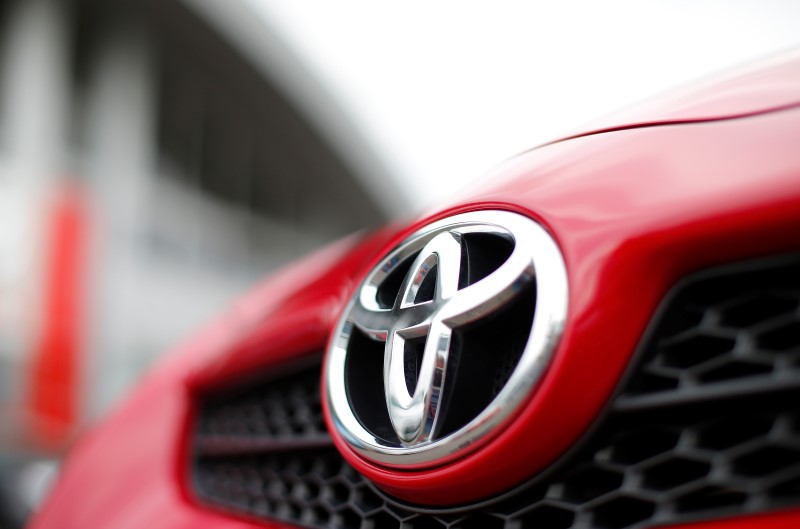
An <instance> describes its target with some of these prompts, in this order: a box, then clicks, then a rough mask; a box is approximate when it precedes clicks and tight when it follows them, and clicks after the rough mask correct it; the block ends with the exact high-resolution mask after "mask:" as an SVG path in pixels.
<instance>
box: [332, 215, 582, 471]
mask: <svg viewBox="0 0 800 529" xmlns="http://www.w3.org/2000/svg"><path fill="white" fill-rule="evenodd" d="M566 313H567V278H566V271H565V267H564V262H563V258H562V257H561V253H560V251H559V249H558V247H557V245H556V244H555V242H554V241H553V239H552V238H551V237H550V235H549V234H548V233H547V231H545V230H544V228H542V227H541V226H540V225H539V224H537V223H536V222H534V221H533V220H531V219H529V218H527V217H524V216H522V215H519V214H516V213H511V212H505V211H478V212H471V213H465V214H461V215H456V216H453V217H450V218H448V219H445V220H442V221H439V222H436V223H434V224H431V225H429V226H427V227H425V228H423V229H421V230H419V231H417V232H416V233H414V234H412V235H411V236H410V237H408V238H407V239H406V240H405V241H404V242H402V243H401V244H400V245H399V246H398V247H397V248H395V249H394V250H393V251H391V252H390V253H389V254H388V255H386V256H385V257H384V258H383V259H382V260H381V262H380V263H379V264H378V265H377V266H376V267H375V268H374V269H373V270H372V271H371V272H370V273H369V275H368V276H367V277H366V279H365V280H364V281H363V283H362V284H361V285H360V286H359V288H358V289H357V291H356V292H355V294H354V296H353V299H352V300H351V301H350V303H349V304H348V306H347V308H346V309H345V311H344V313H343V315H342V317H341V319H340V321H339V323H338V325H337V328H336V331H335V336H334V337H333V339H332V341H331V345H330V349H329V351H328V355H327V359H326V370H325V373H326V375H325V386H326V387H325V392H324V394H325V398H326V399H327V401H328V406H329V409H330V412H331V417H332V418H333V422H334V424H335V427H336V428H337V430H338V431H339V433H340V434H341V435H342V437H343V438H344V439H345V440H346V441H347V443H348V444H349V445H350V446H351V447H352V448H353V449H354V450H355V451H356V452H357V453H359V454H360V455H361V456H363V457H364V458H366V459H369V460H371V461H374V462H377V463H380V464H384V465H388V466H395V467H424V466H429V465H435V464H441V463H444V462H446V461H449V460H451V459H453V458H455V457H458V456H460V455H462V454H463V453H465V452H467V451H469V450H471V449H473V448H475V447H477V446H478V445H479V444H480V443H482V442H484V441H486V440H487V439H489V438H491V436H492V434H493V432H496V430H497V428H498V427H500V426H502V425H503V424H504V423H505V422H506V421H507V420H510V419H511V418H512V417H513V416H514V414H515V412H516V411H517V409H518V408H519V406H520V405H521V404H522V403H524V402H525V401H526V400H527V398H528V396H529V395H530V394H531V391H532V390H533V389H534V388H535V386H536V383H537V381H538V380H539V379H540V377H541V376H542V374H543V372H544V370H545V369H546V367H547V365H548V363H549V361H550V358H551V356H552V354H553V351H554V349H555V346H556V344H557V342H558V339H559V337H560V335H561V331H562V329H563V325H564V320H565V318H566Z"/></svg>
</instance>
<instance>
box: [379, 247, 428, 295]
mask: <svg viewBox="0 0 800 529" xmlns="http://www.w3.org/2000/svg"><path fill="white" fill-rule="evenodd" d="M418 254H419V252H417V253H415V254H413V255H411V256H409V257H408V258H407V259H406V260H405V261H403V262H402V263H400V264H398V265H397V267H396V268H395V269H394V270H392V271H391V273H389V275H388V276H386V278H385V279H384V280H383V283H381V286H380V287H379V288H378V292H377V300H378V305H379V306H380V307H381V308H382V309H390V308H392V307H393V306H394V302H395V300H397V296H399V295H400V287H401V286H402V284H403V280H404V279H405V278H406V275H407V274H408V271H409V270H410V269H411V265H412V264H414V259H416V257H417V255H418Z"/></svg>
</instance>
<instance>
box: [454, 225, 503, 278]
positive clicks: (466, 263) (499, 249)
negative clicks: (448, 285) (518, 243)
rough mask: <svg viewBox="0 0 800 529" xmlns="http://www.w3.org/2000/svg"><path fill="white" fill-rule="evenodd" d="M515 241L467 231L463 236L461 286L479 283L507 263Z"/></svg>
mask: <svg viewBox="0 0 800 529" xmlns="http://www.w3.org/2000/svg"><path fill="white" fill-rule="evenodd" d="M513 251H514V241H513V240H511V239H510V238H508V237H502V236H499V235H493V234H489V233H467V234H465V235H464V236H463V237H462V238H461V273H460V275H459V288H464V287H466V286H469V285H472V284H473V283H477V282H478V281H480V280H481V279H483V278H484V277H486V276H488V275H489V274H491V273H492V272H494V271H495V270H497V269H498V268H500V266H501V265H502V264H503V263H505V262H506V261H507V260H508V258H509V257H510V256H511V252H513Z"/></svg>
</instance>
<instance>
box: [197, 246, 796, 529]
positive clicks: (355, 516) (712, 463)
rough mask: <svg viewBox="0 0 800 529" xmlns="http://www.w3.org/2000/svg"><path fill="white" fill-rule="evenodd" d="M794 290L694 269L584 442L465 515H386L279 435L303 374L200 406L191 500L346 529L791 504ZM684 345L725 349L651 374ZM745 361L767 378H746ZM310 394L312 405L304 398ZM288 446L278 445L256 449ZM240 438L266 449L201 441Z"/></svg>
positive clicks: (680, 517) (386, 503) (310, 448)
mask: <svg viewBox="0 0 800 529" xmlns="http://www.w3.org/2000/svg"><path fill="white" fill-rule="evenodd" d="M798 278H800V263H799V262H798V260H796V259H791V260H790V259H784V260H779V261H770V262H762V263H754V264H750V265H748V266H747V267H742V266H739V267H737V268H736V269H720V270H714V271H709V272H706V273H703V274H701V275H699V276H697V277H696V278H695V279H693V280H692V281H691V282H687V283H685V284H684V285H682V286H681V287H680V288H679V289H678V291H677V292H676V293H675V295H673V296H671V297H670V299H669V301H668V303H667V306H666V308H665V310H663V311H662V313H661V314H660V316H658V317H657V320H656V321H655V322H654V325H653V331H652V333H651V337H650V338H649V339H648V340H647V343H645V344H643V350H642V351H641V353H640V354H639V355H638V357H637V358H636V360H635V361H636V364H635V365H634V366H633V367H632V369H631V373H630V375H629V377H628V379H627V381H626V382H625V383H624V385H623V386H622V387H621V388H620V389H619V391H618V394H617V396H616V397H615V398H614V400H613V401H612V402H611V404H610V407H609V410H608V412H607V414H606V415H605V416H604V417H603V418H602V419H601V422H600V423H599V424H598V425H597V428H596V429H595V430H594V432H593V433H592V434H591V435H590V436H589V437H587V438H586V439H585V440H584V441H583V443H582V444H581V445H580V446H579V447H576V448H577V449H576V450H575V451H573V452H572V453H570V454H569V455H568V456H566V457H565V458H564V459H563V460H562V461H560V462H558V463H557V464H556V466H554V468H552V469H551V470H550V471H549V472H548V473H546V474H543V475H542V476H540V477H538V478H535V479H534V480H533V481H532V482H531V483H529V484H527V485H525V486H522V487H520V488H518V489H516V490H514V491H510V492H509V493H508V494H507V495H505V496H503V497H500V498H497V499H495V500H492V501H488V502H486V503H485V504H483V506H482V507H480V508H470V506H462V507H458V508H454V509H452V510H450V511H449V512H447V513H439V514H425V513H422V512H420V511H419V510H417V509H416V508H415V507H413V506H408V505H405V506H404V505H401V504H399V503H398V502H397V501H395V500H393V499H392V498H389V497H387V496H386V495H385V494H383V493H381V492H380V491H378V490H376V489H375V488H374V487H373V486H372V485H371V484H369V483H367V482H366V480H365V479H364V478H363V477H361V476H360V475H359V474H358V473H357V472H355V470H354V469H353V468H352V467H350V466H349V465H348V464H347V463H346V462H345V461H344V460H343V459H342V458H341V456H340V455H339V454H338V453H337V452H336V451H335V449H334V448H333V447H332V445H331V444H330V442H329V440H327V439H326V440H325V442H322V443H320V442H317V441H319V440H320V439H319V438H318V437H314V435H309V434H308V433H307V432H314V431H323V432H324V425H317V426H311V427H309V428H307V429H303V430H302V431H303V432H306V433H301V434H298V433H295V429H293V428H288V427H286V426H285V424H284V425H283V426H280V425H281V424H283V423H285V422H289V421H291V420H300V421H309V422H310V423H311V424H312V425H313V424H315V423H314V421H317V420H319V417H318V415H317V414H316V412H315V411H313V410H314V407H313V406H310V407H309V409H310V410H312V413H306V412H302V411H298V406H300V404H298V402H297V400H298V399H300V400H302V401H303V402H305V401H306V398H304V397H300V396H301V395H306V394H307V390H306V389H302V388H308V389H310V390H311V391H312V392H313V391H316V392H318V377H319V372H318V368H316V369H310V370H308V371H307V372H305V374H304V373H303V372H297V373H295V374H289V375H286V376H285V377H282V378H279V379H274V380H271V381H266V382H264V383H263V384H261V385H259V386H257V387H253V388H250V389H248V390H246V391H243V392H240V393H239V394H236V395H232V394H226V395H224V396H223V395H220V396H219V398H211V399H205V400H204V401H202V402H200V404H199V405H200V410H199V417H200V420H199V421H198V424H197V429H196V432H195V436H194V442H195V457H194V462H193V467H192V472H193V483H194V485H193V486H194V489H195V491H196V492H197V495H198V497H199V498H200V499H201V501H203V502H204V503H206V504H209V505H212V506H214V507H216V508H220V509H224V510H228V511H231V512H236V513H240V514H242V513H244V514H247V515H249V516H252V517H255V518H260V519H265V520H278V521H281V522H285V523H290V524H294V525H300V526H304V527H312V528H323V527H337V528H339V527H341V528H345V529H363V528H366V527H381V528H384V527H386V528H390V529H421V528H427V527H438V528H441V529H457V528H461V529H469V528H478V527H481V528H482V527H489V528H505V529H511V528H517V527H534V528H535V527H547V528H562V529H567V528H573V527H574V528H578V527H580V528H584V529H589V528H594V529H602V528H607V529H611V528H615V529H645V528H649V527H654V526H660V525H676V524H681V523H689V522H696V521H700V520H709V519H715V518H720V517H724V516H729V515H742V514H752V513H760V512H767V511H773V510H778V509H783V508H786V507H789V506H796V505H797V504H798V503H800V410H798V409H797V406H796V404H795V403H796V402H797V401H798V398H800V371H798V368H797V365H798V355H799V354H800V353H798V350H797V349H796V347H797V346H796V343H797V342H796V340H797V338H796V335H794V334H792V332H791V331H786V330H785V329H791V328H792V326H793V325H800V315H798V310H797V303H796V302H797V301H800V294H798V292H800V289H798V288H797V282H798V280H800V279H798ZM782 285H785V288H783V287H782ZM776 290H777V291H780V292H781V296H779V297H781V299H784V298H787V299H788V298H791V299H794V300H795V302H794V303H788V302H787V303H782V304H781V303H778V304H776V305H774V307H782V308H783V309H784V310H781V311H778V310H768V311H766V312H765V313H764V314H759V315H749V314H745V313H743V312H742V311H743V310H744V309H743V308H742V307H750V308H751V309H752V310H758V308H759V307H762V306H763V305H761V301H758V302H754V303H750V302H749V300H750V299H757V300H763V299H770V296H773V294H774V293H775V292H776ZM734 309H735V311H738V312H735V311H734ZM687 313H688V314H690V315H689V316H686V314H687ZM781 332H784V333H786V334H781ZM771 333H777V338H775V336H776V335H773V334H771ZM465 335H466V333H465V334H464V335H462V339H464V336H465ZM697 336H707V337H712V338H719V337H722V338H724V339H727V340H732V341H733V342H734V345H733V346H731V347H730V348H728V346H726V347H724V348H723V347H720V348H718V349H716V350H715V354H714V355H712V357H711V358H707V359H705V360H703V361H700V362H694V361H692V362H688V361H687V362H686V363H683V364H682V367H676V366H668V365H665V363H664V361H663V360H664V357H665V355H667V354H672V355H678V356H685V355H681V352H680V351H677V349H676V348H677V347H679V346H680V344H681V342H686V343H689V346H688V347H687V349H686V351H696V350H697V348H696V347H695V345H696V344H692V342H691V340H690V339H691V338H692V337H697ZM357 339H359V340H365V341H366V343H368V344H373V345H377V347H378V354H376V355H372V356H370V355H367V353H366V352H365V353H364V354H365V356H364V357H363V358H362V359H361V361H368V360H367V358H373V357H378V358H379V360H378V361H379V362H380V363H382V356H383V355H382V351H381V350H380V349H382V344H381V343H378V342H373V341H372V340H370V339H369V338H367V337H366V336H360V337H358V338H357ZM712 341H713V340H712ZM712 341H709V342H708V343H711V342H712ZM362 345H363V344H362ZM460 350H462V351H463V349H460ZM463 360H464V359H463V358H461V359H460V361H459V362H458V363H459V364H461V366H462V367H463ZM750 364H753V365H756V366H768V367H769V369H768V370H764V369H761V368H758V369H755V370H752V369H750V368H749V367H747V366H749V365H750ZM731 366H732V367H731ZM350 367H352V370H351V371H348V376H353V377H357V376H358V367H357V366H350ZM459 368H461V367H459ZM312 380H313V383H312V382H311V381H312ZM643 380H646V381H652V380H658V381H659V382H658V383H643V382H642V381H643ZM380 385H381V386H382V380H381V381H380ZM295 386H297V388H298V389H293V388H294V387H295ZM356 386H357V384H356ZM380 391H381V395H382V388H381V390H380ZM318 398H319V395H318V393H316V396H315V397H313V398H311V399H310V400H312V401H313V400H318ZM254 402H255V403H257V404H255V406H256V408H258V409H263V410H272V411H263V412H259V413H266V414H267V415H268V416H269V417H272V419H269V420H266V419H263V420H264V421H266V422H267V423H269V422H270V421H274V422H276V423H277V424H278V425H279V426H276V427H269V428H266V429H264V428H260V427H257V426H253V425H255V424H256V423H257V422H258V421H256V422H252V420H253V419H252V418H253V417H254V416H257V415H258V414H254V413H253V406H254V404H253V403H254ZM381 403H382V398H381ZM273 408H280V409H282V410H283V411H276V410H273ZM381 408H382V409H385V406H381ZM248 410H249V411H248ZM292 417H295V418H296V419H291V418H292ZM386 420H387V421H388V416H387V418H386ZM320 428H323V430H319V429H320ZM287 436H290V437H288V439H291V440H292V444H291V445H281V444H278V445H275V444H272V445H271V444H269V442H273V441H281V440H284V439H287ZM243 438H248V439H252V438H255V439H262V440H263V439H266V440H267V441H269V442H265V443H262V444H258V443H256V444H254V445H250V447H249V448H248V447H247V446H245V448H246V450H245V451H244V452H242V450H241V446H239V449H238V451H237V450H231V449H230V447H231V446H234V447H235V446H236V445H235V444H229V445H227V447H228V451H227V452H226V451H225V450H220V446H217V445H214V444H213V443H208V442H207V441H208V439H214V440H219V439H223V440H225V439H234V440H241V439H243ZM309 440H312V441H314V442H309ZM315 443H316V444H315ZM221 446H222V448H225V445H224V444H223V445H221Z"/></svg>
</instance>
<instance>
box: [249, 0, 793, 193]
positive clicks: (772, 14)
mask: <svg viewBox="0 0 800 529" xmlns="http://www.w3.org/2000/svg"><path fill="white" fill-rule="evenodd" d="M247 1H248V2H249V3H250V4H252V6H253V7H254V8H255V10H256V11H257V12H258V13H260V14H262V15H263V16H264V17H265V18H266V19H267V21H268V22H269V24H270V26H272V27H273V29H274V30H275V31H276V32H277V33H278V35H279V36H280V37H282V38H283V39H284V40H285V41H286V42H287V44H288V45H289V46H290V47H291V48H293V49H294V51H295V53H296V54H298V55H299V57H300V58H301V59H302V60H304V61H306V62H307V64H308V67H309V69H310V70H311V72H312V73H314V74H315V75H317V76H318V77H319V78H320V79H321V80H322V82H323V84H324V85H326V86H327V87H328V89H329V90H330V92H331V93H332V95H333V97H334V98H335V99H336V100H338V101H339V102H340V104H341V105H342V106H343V107H344V109H345V111H346V112H347V113H348V114H350V115H351V116H352V119H353V121H354V123H355V125H356V126H357V127H358V128H359V129H360V130H361V131H362V132H363V133H364V135H365V136H366V137H368V138H370V140H371V141H372V142H373V144H374V145H373V146H374V148H375V151H376V152H377V154H378V155H379V156H380V157H381V158H382V159H384V160H385V163H386V164H387V165H388V166H389V167H391V168H392V169H393V170H394V172H395V174H397V175H399V177H400V179H401V181H402V184H403V188H404V190H405V191H406V193H407V194H408V197H409V198H412V197H413V198H412V203H414V204H416V205H418V206H419V207H427V206H429V205H431V204H432V203H434V202H435V201H436V200H438V199H440V198H442V197H443V196H446V195H447V194H449V193H452V191H453V190H455V189H458V188H460V187H463V186H464V185H466V184H467V183H468V182H470V181H471V180H473V179H475V178H477V177H479V176H481V175H483V174H485V173H486V172H487V171H488V170H489V169H490V168H491V167H492V166H494V165H495V164H497V163H498V162H500V161H502V160H503V159H505V158H507V157H509V156H511V155H513V154H515V153H517V152H519V151H521V150H524V149H526V148H529V147H531V146H534V145H536V144H538V143H542V142H544V141H547V140H550V139H554V138H555V137H557V136H559V135H561V134H563V133H565V132H570V131H572V130H574V129H575V128H577V127H580V126H581V125H582V124H583V123H585V122H587V121H590V120H592V119H594V118H596V117H598V116H601V115H603V114H607V113H608V112H611V111H614V110H616V109H618V108H620V107H623V106H625V105H627V104H630V103H632V102H635V101H637V100H640V99H642V98H645V97H648V96H651V95H653V94H656V93H658V92H661V91H663V90H665V89H668V88H670V87H672V86H675V85H677V84H681V83H684V82H686V81H689V80H692V79H695V78H697V77H701V76H704V75H707V74H709V73H713V72H715V71H718V70H721V69H725V68H726V67H729V66H732V65H736V64H738V63H741V62H744V61H747V60H749V59H753V58H757V57H760V56H763V55H765V54H770V53H772V52H774V51H780V50H783V49H786V48H790V47H794V46H798V45H800V2H798V1H796V0H784V1H779V0H751V1H749V2H744V1H733V0H715V1H712V0H685V1H672V2H646V1H642V0H638V1H636V0H630V1H611V2H603V1H586V2H575V1H564V2H560V1H549V2H534V1H517V2H511V1H496V2H469V1H455V0H452V1H451V0H448V1H433V0H428V1H422V0H411V1H404V2H378V1H374V0H373V1H369V0H337V1H335V2H330V1H324V0H317V1H311V0H291V1H289V0H247ZM421 189H424V191H421Z"/></svg>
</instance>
